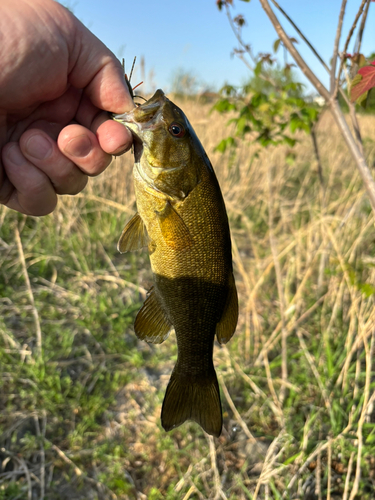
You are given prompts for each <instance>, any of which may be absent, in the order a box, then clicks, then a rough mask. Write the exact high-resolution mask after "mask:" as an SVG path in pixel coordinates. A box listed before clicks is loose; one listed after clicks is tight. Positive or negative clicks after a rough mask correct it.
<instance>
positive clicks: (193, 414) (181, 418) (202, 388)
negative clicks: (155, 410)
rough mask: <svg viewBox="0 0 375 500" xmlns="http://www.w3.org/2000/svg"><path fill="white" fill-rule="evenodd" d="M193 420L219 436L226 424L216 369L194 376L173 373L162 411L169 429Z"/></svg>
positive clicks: (166, 427)
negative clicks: (224, 422)
mask: <svg viewBox="0 0 375 500" xmlns="http://www.w3.org/2000/svg"><path fill="white" fill-rule="evenodd" d="M185 420H194V421H195V422H197V423H198V424H199V425H200V426H201V427H202V428H203V429H204V430H205V431H206V432H207V433H208V434H211V435H213V436H216V437H219V436H220V434H221V429H222V426H223V417H222V413H221V402H220V392H219V384H218V381H217V377H216V373H215V370H214V368H212V372H211V373H210V374H209V375H208V376H204V377H203V376H202V377H194V378H192V377H191V376H189V375H186V374H180V373H178V372H176V371H173V372H172V375H171V378H170V380H169V384H168V387H167V391H166V393H165V396H164V401H163V406H162V410H161V423H162V426H163V428H164V429H165V430H166V431H170V430H171V429H174V428H175V427H178V426H179V425H181V424H183V423H184V422H185Z"/></svg>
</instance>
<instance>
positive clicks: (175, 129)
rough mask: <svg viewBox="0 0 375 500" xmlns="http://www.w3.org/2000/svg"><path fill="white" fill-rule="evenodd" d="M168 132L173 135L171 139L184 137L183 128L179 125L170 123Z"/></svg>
mask: <svg viewBox="0 0 375 500" xmlns="http://www.w3.org/2000/svg"><path fill="white" fill-rule="evenodd" d="M169 132H170V133H171V134H172V135H173V137H179V138H180V137H184V135H185V132H186V131H185V128H184V127H183V126H182V125H180V124H179V123H172V124H171V125H170V126H169Z"/></svg>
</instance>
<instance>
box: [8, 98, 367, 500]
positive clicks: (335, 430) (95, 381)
mask: <svg viewBox="0 0 375 500" xmlns="http://www.w3.org/2000/svg"><path fill="white" fill-rule="evenodd" d="M182 107H183V109H184V110H185V112H186V114H187V115H188V117H189V119H190V120H191V122H192V124H193V126H194V127H195V130H196V132H197V134H198V136H199V137H200V138H201V140H202V143H203V145H204V147H205V148H206V151H207V153H208V155H209V156H210V158H211V160H212V162H213V165H214V167H215V170H216V172H217V176H218V178H219V181H220V184H221V186H222V191H223V194H224V198H225V200H226V204H227V209H228V214H229V219H230V223H231V229H232V237H233V258H234V268H235V276H236V281H237V287H238V291H239V299H240V317H239V323H238V327H237V332H236V335H235V336H234V337H233V339H232V340H231V342H230V343H229V344H227V346H224V347H219V346H218V345H217V346H216V347H215V355H214V361H215V365H216V368H217V372H218V375H219V382H220V385H221V392H222V403H223V411H224V429H223V433H222V435H221V437H220V438H218V439H214V438H211V437H209V436H207V435H205V434H204V432H203V431H202V430H201V428H200V427H199V426H198V425H196V424H194V423H186V424H184V425H183V426H181V427H179V428H178V429H176V430H174V431H172V432H170V433H168V434H167V433H165V432H164V430H163V429H162V428H161V425H160V409H161V403H162V399H163V395H164V391H165V388H166V385H167V382H168V379H169V375H170V373H171V371H172V368H173V366H174V363H175V360H176V354H177V351H176V342H175V338H174V336H171V338H169V339H168V340H167V341H166V342H165V343H164V344H162V345H160V346H153V345H148V344H146V343H142V342H140V341H138V340H137V338H136V336H135V334H134V331H133V326H132V325H133V321H134V317H135V314H136V312H137V310H138V309H139V307H140V306H141V304H142V302H143V300H144V298H145V293H146V291H147V289H148V288H149V286H150V285H151V280H152V277H151V272H150V267H149V261H148V256H147V253H146V252H136V253H134V254H125V255H120V254H119V253H118V252H117V250H116V244H117V241H118V238H119V236H120V234H121V231H122V229H123V226H124V225H125V223H126V221H127V220H128V219H129V218H130V216H131V215H132V214H133V213H134V211H135V201H134V194H133V186H132V173H131V170H132V161H133V160H132V157H131V155H130V154H127V155H125V156H124V157H122V158H118V159H116V160H115V161H114V162H113V164H112V166H111V167H110V168H108V170H107V171H106V172H105V173H104V174H103V175H101V176H100V177H99V178H97V179H92V180H90V183H89V186H88V187H87V188H86V189H85V191H84V192H83V193H81V194H80V195H78V196H76V197H63V198H61V200H60V202H59V205H58V208H57V209H56V210H55V212H54V213H53V214H51V215H50V216H47V217H43V218H33V217H24V216H22V215H20V214H17V213H15V212H12V211H10V210H7V209H6V208H4V207H2V208H0V258H1V271H0V387H1V390H0V409H1V413H0V441H1V442H0V465H1V469H0V499H1V500H5V499H7V500H8V499H9V500H10V499H12V500H16V499H27V500H34V499H43V498H44V499H48V500H55V499H56V500H57V499H64V500H65V499H69V500H78V499H82V500H83V499H88V500H89V499H92V500H94V499H140V500H141V499H142V500H143V499H150V500H159V499H160V500H161V499H167V500H172V499H183V500H187V499H191V500H201V499H228V500H229V499H231V500H237V499H238V500H242V499H244V500H245V499H252V500H255V499H281V498H286V499H300V500H302V499H304V500H315V499H316V500H321V499H326V498H327V499H332V500H333V499H336V500H338V499H344V500H352V499H354V498H357V499H373V498H374V497H375V411H374V401H375V391H374V388H375V379H374V371H375V369H374V368H375V367H374V366H373V358H374V355H373V354H374V347H375V346H374V342H375V328H374V325H375V322H374V319H375V309H374V293H375V241H374V240H375V238H374V234H375V233H374V218H373V214H372V213H371V208H370V204H369V202H368V200H367V197H366V194H365V193H364V190H363V188H362V184H361V181H360V179H359V176H358V174H357V172H356V170H355V166H354V163H353V161H352V160H351V157H350V155H349V153H348V151H347V149H346V146H345V145H344V143H343V141H342V139H341V138H340V136H339V134H338V132H337V131H336V128H335V125H334V123H333V121H332V120H331V118H330V117H329V116H328V115H326V116H323V118H322V120H321V122H320V124H319V126H318V132H317V136H318V143H319V147H320V154H321V160H322V166H323V184H322V183H321V182H320V180H319V176H318V169H317V162H316V160H315V157H314V154H313V148H312V144H311V139H310V138H309V137H305V136H301V138H300V142H299V144H298V145H297V146H296V148H295V153H296V159H295V162H294V163H293V164H290V162H286V161H285V158H286V153H287V150H286V148H285V147H279V148H275V149H268V150H266V151H263V152H261V153H260V155H259V157H258V158H255V157H254V152H255V147H254V146H251V145H248V144H243V145H242V146H241V147H240V148H239V150H238V151H237V154H236V155H233V154H232V153H230V152H229V153H226V154H225V155H221V154H220V153H217V152H214V147H215V146H216V145H217V143H218V142H219V140H220V139H221V138H223V137H224V136H225V135H226V134H228V130H227V129H226V127H225V121H224V119H223V118H222V117H221V116H218V115H215V114H211V115H209V114H208V111H209V106H208V105H202V104H199V103H198V102H191V101H186V102H185V103H182ZM360 125H361V131H362V135H363V138H364V147H365V151H366V157H367V158H368V161H369V165H370V166H373V165H374V162H375V118H374V117H369V116H368V117H362V118H361V119H360Z"/></svg>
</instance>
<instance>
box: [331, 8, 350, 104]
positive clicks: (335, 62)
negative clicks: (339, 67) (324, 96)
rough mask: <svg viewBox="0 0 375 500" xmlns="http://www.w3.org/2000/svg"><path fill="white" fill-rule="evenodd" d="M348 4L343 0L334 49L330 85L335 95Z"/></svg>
mask: <svg viewBox="0 0 375 500" xmlns="http://www.w3.org/2000/svg"><path fill="white" fill-rule="evenodd" d="M346 2H347V0H342V4H341V9H340V15H339V22H338V25H337V31H336V38H335V44H334V47H333V56H332V67H331V85H330V90H331V94H333V93H334V92H335V88H336V84H335V76H336V64H337V56H338V53H339V43H340V37H341V30H342V23H343V20H344V15H345V8H346ZM336 92H337V90H336Z"/></svg>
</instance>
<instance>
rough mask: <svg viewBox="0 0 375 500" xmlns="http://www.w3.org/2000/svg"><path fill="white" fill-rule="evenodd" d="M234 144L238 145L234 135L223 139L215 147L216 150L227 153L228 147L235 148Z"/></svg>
mask: <svg viewBox="0 0 375 500" xmlns="http://www.w3.org/2000/svg"><path fill="white" fill-rule="evenodd" d="M234 146H236V140H235V139H234V137H227V138H226V139H223V140H222V141H220V142H219V144H218V145H217V146H216V148H215V151H219V152H220V153H225V151H226V150H227V149H228V147H231V148H233V147H234Z"/></svg>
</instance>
